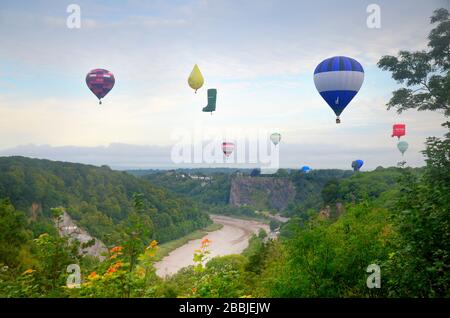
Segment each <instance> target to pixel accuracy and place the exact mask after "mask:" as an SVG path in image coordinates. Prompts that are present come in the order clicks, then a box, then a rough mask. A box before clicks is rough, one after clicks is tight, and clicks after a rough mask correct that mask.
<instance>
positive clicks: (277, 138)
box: [270, 133, 281, 146]
mask: <svg viewBox="0 0 450 318" xmlns="http://www.w3.org/2000/svg"><path fill="white" fill-rule="evenodd" d="M270 140H271V141H272V143H273V144H274V145H275V146H276V145H278V144H279V143H280V140H281V135H280V134H279V133H273V134H272V135H270Z"/></svg>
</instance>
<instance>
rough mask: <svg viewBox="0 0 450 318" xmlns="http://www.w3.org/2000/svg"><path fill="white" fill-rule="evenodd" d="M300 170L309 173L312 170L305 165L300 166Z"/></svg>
mask: <svg viewBox="0 0 450 318" xmlns="http://www.w3.org/2000/svg"><path fill="white" fill-rule="evenodd" d="M300 171H301V172H304V173H309V172H310V171H311V168H310V167H309V166H303V167H301V168H300Z"/></svg>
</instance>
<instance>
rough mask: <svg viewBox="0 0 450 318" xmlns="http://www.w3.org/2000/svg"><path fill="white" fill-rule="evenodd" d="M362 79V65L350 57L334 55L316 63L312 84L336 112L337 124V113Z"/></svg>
mask: <svg viewBox="0 0 450 318" xmlns="http://www.w3.org/2000/svg"><path fill="white" fill-rule="evenodd" d="M363 81H364V69H363V67H362V66H361V64H359V62H358V61H356V60H355V59H352V58H350V57H345V56H335V57H331V58H328V59H326V60H323V61H322V62H320V64H319V65H317V67H316V69H315V71H314V84H315V85H316V88H317V90H318V91H319V93H320V95H321V96H322V98H323V99H324V100H325V101H326V102H327V104H328V105H329V106H330V107H331V109H333V111H334V113H335V114H336V116H337V117H336V123H337V124H339V123H340V122H341V120H340V118H339V115H341V113H342V111H343V110H344V108H345V107H346V106H347V105H348V104H349V103H350V101H351V100H352V99H353V97H355V95H356V94H357V93H358V91H359V89H360V88H361V85H362V83H363Z"/></svg>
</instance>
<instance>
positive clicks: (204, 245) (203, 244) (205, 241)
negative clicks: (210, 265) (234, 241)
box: [202, 237, 211, 247]
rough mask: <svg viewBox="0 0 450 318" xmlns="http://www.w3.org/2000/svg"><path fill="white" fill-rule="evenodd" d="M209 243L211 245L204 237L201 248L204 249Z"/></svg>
mask: <svg viewBox="0 0 450 318" xmlns="http://www.w3.org/2000/svg"><path fill="white" fill-rule="evenodd" d="M210 243H211V241H210V240H208V238H206V237H205V238H204V239H203V240H202V247H206V246H208V245H209V244H210Z"/></svg>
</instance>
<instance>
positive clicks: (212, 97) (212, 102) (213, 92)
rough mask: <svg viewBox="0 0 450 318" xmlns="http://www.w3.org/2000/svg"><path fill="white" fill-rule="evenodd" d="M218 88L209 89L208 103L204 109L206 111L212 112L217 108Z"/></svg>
mask: <svg viewBox="0 0 450 318" xmlns="http://www.w3.org/2000/svg"><path fill="white" fill-rule="evenodd" d="M216 99H217V89H215V88H209V89H208V105H206V107H204V108H203V109H202V111H204V112H211V115H212V112H213V111H215V110H216Z"/></svg>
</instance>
